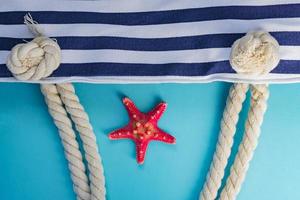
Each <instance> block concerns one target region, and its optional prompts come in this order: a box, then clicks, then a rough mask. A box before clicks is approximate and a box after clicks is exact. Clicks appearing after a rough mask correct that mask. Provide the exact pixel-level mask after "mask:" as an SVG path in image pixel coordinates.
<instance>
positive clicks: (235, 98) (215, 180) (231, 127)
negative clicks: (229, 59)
mask: <svg viewBox="0 0 300 200" xmlns="http://www.w3.org/2000/svg"><path fill="white" fill-rule="evenodd" d="M248 88H249V85H248V84H244V83H236V84H233V85H232V86H231V88H230V91H229V95H228V97H227V101H226V107H225V110H224V113H223V118H222V121H221V130H220V134H219V138H218V143H217V146H216V151H215V153H214V156H213V162H212V164H211V166H210V170H209V173H208V174H207V177H206V182H205V184H204V186H203V189H202V191H201V193H200V196H199V199H200V200H214V199H215V198H216V197H217V194H218V190H219V188H220V186H221V182H222V179H223V177H224V170H225V167H226V165H227V160H228V158H229V156H230V153H231V147H232V144H233V137H234V135H235V132H236V124H237V122H238V119H239V113H240V111H241V109H242V104H243V102H244V101H245V98H246V93H247V91H248Z"/></svg>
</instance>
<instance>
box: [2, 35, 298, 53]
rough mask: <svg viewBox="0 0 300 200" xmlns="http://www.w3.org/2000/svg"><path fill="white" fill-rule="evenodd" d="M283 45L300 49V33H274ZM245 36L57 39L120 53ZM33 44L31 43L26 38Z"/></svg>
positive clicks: (217, 44) (10, 41) (9, 43)
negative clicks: (299, 46)
mask: <svg viewBox="0 0 300 200" xmlns="http://www.w3.org/2000/svg"><path fill="white" fill-rule="evenodd" d="M271 34H272V35H273V36H274V37H275V38H276V39H277V41H278V42H279V43H280V45H300V32H274V33H271ZM243 35H244V34H212V35H201V36H188V37H175V38H155V39H137V38H122V37H56V39H57V41H58V43H59V45H60V47H61V48H62V49H121V50H133V51H170V50H188V49H205V48H224V47H231V45H232V44H233V42H234V41H235V40H237V39H238V38H240V37H242V36H243ZM25 40H27V41H30V40H31V39H29V38H26V39H25ZM18 43H24V41H23V39H15V38H1V37H0V44H1V45H0V50H10V49H11V48H12V47H13V46H15V45H16V44H18Z"/></svg>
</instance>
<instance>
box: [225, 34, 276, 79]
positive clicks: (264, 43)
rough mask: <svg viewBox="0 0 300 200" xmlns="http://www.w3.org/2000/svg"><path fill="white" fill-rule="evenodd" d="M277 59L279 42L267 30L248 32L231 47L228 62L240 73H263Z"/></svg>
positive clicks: (269, 69) (267, 71)
mask: <svg viewBox="0 0 300 200" xmlns="http://www.w3.org/2000/svg"><path fill="white" fill-rule="evenodd" d="M279 60H280V58H279V44H278V42H277V41H276V39H275V38H274V37H272V36H271V35H270V34H269V33H268V32H264V31H256V32H249V33H247V34H246V35H245V36H244V37H242V38H240V39H238V40H236V41H235V42H234V43H233V45H232V48H231V55H230V64H231V66H232V68H233V69H234V70H235V71H236V72H237V73H240V74H246V75H265V74H267V73H269V72H270V71H272V70H273V69H274V68H275V67H276V66H277V65H278V63H279Z"/></svg>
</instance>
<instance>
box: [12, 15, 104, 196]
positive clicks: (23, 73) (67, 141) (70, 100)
mask: <svg viewBox="0 0 300 200" xmlns="http://www.w3.org/2000/svg"><path fill="white" fill-rule="evenodd" d="M24 23H25V24H26V25H27V26H28V28H29V29H30V30H31V31H32V33H33V34H34V35H35V36H36V38H35V39H34V40H33V41H31V42H27V43H24V44H18V45H16V46H15V47H14V48H13V49H12V51H11V53H10V55H9V57H8V61H7V67H8V69H9V70H10V71H11V73H12V74H13V75H14V76H15V77H16V78H17V79H19V80H39V79H42V78H45V77H48V76H49V75H51V73H52V72H53V71H54V70H56V69H57V68H58V66H59V65H60V58H61V50H60V47H59V45H58V44H57V42H56V41H55V40H53V39H50V38H47V37H45V36H43V35H44V34H43V31H42V30H41V28H40V27H39V26H38V23H37V22H36V21H34V20H33V18H32V17H31V15H30V14H28V15H26V16H25V17H24ZM41 91H42V93H43V94H44V96H45V99H46V103H47V105H48V108H49V112H50V114H51V116H52V117H53V119H54V122H55V124H56V126H57V127H58V129H59V133H60V137H61V140H62V143H63V146H64V149H65V155H66V158H67V160H68V162H69V169H70V171H71V177H72V181H73V185H74V191H75V193H76V195H77V199H83V200H90V199H92V200H105V194H106V191H105V179H104V174H103V167H102V163H101V158H100V155H99V152H98V146H97V143H96V136H95V134H94V132H93V129H92V126H91V124H90V123H89V118H88V115H87V114H86V112H85V111H84V109H83V106H82V105H81V104H80V103H79V99H78V97H77V96H76V94H75V90H74V88H73V85H72V84H56V85H55V84H50V85H41ZM63 104H64V105H63ZM63 106H65V107H63ZM67 112H69V114H70V115H71V118H72V120H73V122H74V123H75V126H76V129H77V130H78V132H79V136H80V139H81V140H82V141H83V147H84V152H85V158H86V160H87V163H88V169H89V180H88V178H87V176H86V171H85V167H84V163H83V160H82V155H81V153H80V150H79V145H78V143H77V141H76V137H75V133H74V130H73V128H72V122H71V120H70V119H69V117H68V115H67ZM88 185H89V186H88Z"/></svg>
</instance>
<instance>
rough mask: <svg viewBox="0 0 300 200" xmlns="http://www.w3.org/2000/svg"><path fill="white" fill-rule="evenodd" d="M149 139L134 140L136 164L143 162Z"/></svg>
mask: <svg viewBox="0 0 300 200" xmlns="http://www.w3.org/2000/svg"><path fill="white" fill-rule="evenodd" d="M148 144H149V141H148V140H147V141H136V160H137V162H138V164H143V163H144V161H145V155H146V151H147V147H148Z"/></svg>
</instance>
